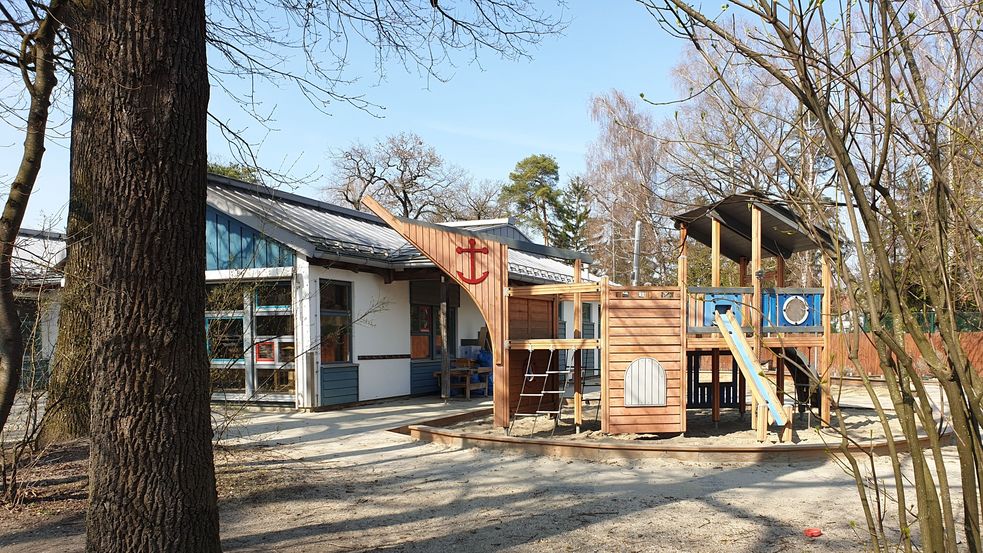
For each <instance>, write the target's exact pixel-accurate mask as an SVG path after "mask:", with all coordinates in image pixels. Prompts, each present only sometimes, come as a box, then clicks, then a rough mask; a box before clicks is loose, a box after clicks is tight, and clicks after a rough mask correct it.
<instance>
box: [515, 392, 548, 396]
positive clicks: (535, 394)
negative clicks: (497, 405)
mask: <svg viewBox="0 0 983 553" xmlns="http://www.w3.org/2000/svg"><path fill="white" fill-rule="evenodd" d="M544 393H545V392H544ZM519 397H543V394H519Z"/></svg>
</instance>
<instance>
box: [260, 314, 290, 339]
mask: <svg viewBox="0 0 983 553" xmlns="http://www.w3.org/2000/svg"><path fill="white" fill-rule="evenodd" d="M293 334H294V318H293V315H289V314H288V315H280V314H278V315H257V316H256V336H293Z"/></svg>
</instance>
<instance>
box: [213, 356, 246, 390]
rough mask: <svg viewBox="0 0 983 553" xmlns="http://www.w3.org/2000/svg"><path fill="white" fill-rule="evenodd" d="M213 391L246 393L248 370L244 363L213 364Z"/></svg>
mask: <svg viewBox="0 0 983 553" xmlns="http://www.w3.org/2000/svg"><path fill="white" fill-rule="evenodd" d="M211 372H212V391H213V392H225V393H239V394H241V393H244V392H245V391H246V370H245V368H244V367H243V366H242V365H239V364H234V363H227V364H224V365H220V366H212V371H211Z"/></svg>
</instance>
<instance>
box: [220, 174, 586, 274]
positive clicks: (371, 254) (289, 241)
mask: <svg viewBox="0 0 983 553" xmlns="http://www.w3.org/2000/svg"><path fill="white" fill-rule="evenodd" d="M208 204H209V205H211V206H212V207H214V208H215V209H218V210H220V211H222V212H224V213H226V214H227V215H229V216H231V217H233V218H235V219H238V220H240V221H241V222H242V223H245V224H247V225H249V226H251V227H253V228H255V229H256V230H257V231H260V232H262V233H264V234H266V235H267V236H269V237H270V238H272V239H274V240H277V241H279V242H281V243H283V244H285V245H287V246H290V247H291V248H293V249H295V250H296V251H298V252H299V253H301V254H303V255H305V256H307V257H313V258H321V259H330V260H343V261H347V262H352V263H360V264H364V265H369V266H376V267H384V268H390V269H402V268H409V267H433V264H432V263H431V262H430V261H429V260H428V259H426V258H425V257H424V256H423V255H422V254H421V253H420V252H419V251H418V250H417V249H416V248H415V247H414V246H413V245H412V244H410V243H409V242H407V241H406V240H405V239H404V238H403V237H402V236H401V235H400V234H399V233H398V232H396V231H395V230H393V229H392V228H390V227H389V226H388V225H386V224H385V223H384V222H383V221H382V219H380V218H378V217H376V216H375V215H370V214H367V213H362V212H360V211H356V210H353V209H348V208H345V207H341V206H337V205H333V204H329V203H326V202H320V201H317V200H314V199H311V198H305V197H303V196H299V195H296V194H291V193H288V192H282V191H279V190H275V189H272V188H268V187H265V186H261V185H256V184H249V183H244V182H240V181H237V180H234V179H229V178H227V177H222V176H219V175H211V174H210V175H209V176H208ZM413 223H417V224H432V223H423V222H422V221H413ZM468 223H469V222H466V221H459V222H455V223H454V224H452V225H446V226H445V225H440V226H442V227H443V228H445V229H446V230H448V231H451V232H460V233H464V234H472V233H478V234H481V235H482V236H484V237H487V238H491V239H492V240H497V241H500V242H504V243H506V244H508V245H509V273H510V277H511V278H514V279H517V280H523V281H529V280H532V281H536V282H539V281H542V282H572V281H573V267H571V266H570V265H568V264H566V263H563V262H561V261H558V260H556V259H554V258H553V257H554V256H557V257H569V256H571V255H576V256H583V257H585V258H586V260H587V261H588V262H589V259H590V258H589V257H587V256H586V254H579V253H577V252H567V251H565V250H557V249H553V248H548V247H546V246H542V245H539V244H533V243H531V242H528V241H524V240H517V239H515V238H513V237H514V236H516V235H518V236H524V235H522V234H521V232H517V234H515V233H503V229H502V227H503V224H502V223H501V222H499V221H493V222H490V221H487V220H485V221H475V222H474V225H473V226H474V227H475V228H471V225H469V224H468ZM489 223H491V224H489ZM513 228H514V227H513ZM510 235H511V236H510Z"/></svg>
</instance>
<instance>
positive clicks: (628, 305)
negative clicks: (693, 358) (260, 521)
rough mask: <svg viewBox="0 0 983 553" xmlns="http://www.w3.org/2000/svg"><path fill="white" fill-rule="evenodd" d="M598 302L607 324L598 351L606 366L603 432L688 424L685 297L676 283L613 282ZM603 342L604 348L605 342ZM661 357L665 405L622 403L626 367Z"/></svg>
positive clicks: (670, 429) (672, 429)
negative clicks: (617, 284)
mask: <svg viewBox="0 0 983 553" xmlns="http://www.w3.org/2000/svg"><path fill="white" fill-rule="evenodd" d="M602 293H604V298H603V300H606V301H603V302H602V303H603V304H604V306H605V307H606V309H605V313H604V314H603V317H604V321H603V322H604V323H606V328H607V330H606V332H605V333H604V334H605V337H604V339H603V341H602V352H601V355H602V356H603V357H604V363H603V365H602V366H603V367H605V370H604V374H603V375H602V379H603V386H602V388H603V391H602V393H603V394H604V395H605V396H606V397H607V399H608V401H607V405H606V406H605V408H604V410H603V413H604V414H603V415H602V420H601V427H602V431H604V432H608V433H611V434H621V433H645V434H658V433H678V432H683V431H685V429H686V415H685V408H686V405H685V401H686V398H685V397H684V395H683V394H684V390H685V388H686V386H685V374H684V367H683V362H682V359H683V357H684V355H685V351H684V348H685V344H684V343H683V334H682V333H681V332H680V328H681V325H682V324H683V321H682V305H683V300H684V297H683V295H682V294H681V293H680V289H679V288H676V287H672V288H668V287H652V286H633V287H612V288H609V289H608V290H607V291H606V292H604V291H602ZM604 346H606V347H604ZM644 357H651V358H654V359H656V360H658V361H659V363H661V365H662V367H663V368H664V369H665V374H666V382H665V384H666V390H665V395H666V403H665V405H664V406H639V407H626V406H625V371H626V370H627V369H628V366H629V365H630V364H631V363H632V361H635V360H636V359H640V358H644Z"/></svg>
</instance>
